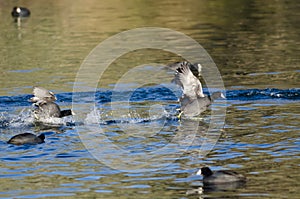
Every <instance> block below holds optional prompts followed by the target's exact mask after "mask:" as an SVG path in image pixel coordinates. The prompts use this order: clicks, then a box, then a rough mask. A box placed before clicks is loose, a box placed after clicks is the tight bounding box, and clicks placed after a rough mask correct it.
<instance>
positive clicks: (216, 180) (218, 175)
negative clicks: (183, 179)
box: [196, 167, 246, 184]
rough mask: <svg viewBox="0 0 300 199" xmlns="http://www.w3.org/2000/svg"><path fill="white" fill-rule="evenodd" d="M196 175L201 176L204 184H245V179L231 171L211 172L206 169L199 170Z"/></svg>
mask: <svg viewBox="0 0 300 199" xmlns="http://www.w3.org/2000/svg"><path fill="white" fill-rule="evenodd" d="M196 175H203V183H204V184H222V183H233V182H246V177H245V176H243V175H242V174H239V173H237V172H235V171H232V170H220V171H215V172H212V171H211V170H210V168H208V167H202V168H201V169H199V171H198V172H197V174H196Z"/></svg>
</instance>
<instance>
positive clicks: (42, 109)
mask: <svg viewBox="0 0 300 199" xmlns="http://www.w3.org/2000/svg"><path fill="white" fill-rule="evenodd" d="M33 95H34V97H32V98H30V101H31V102H33V103H34V105H35V106H36V109H35V110H34V116H35V118H36V119H37V120H39V119H48V118H51V117H54V118H55V117H56V118H61V117H65V116H69V115H74V113H73V112H72V110H70V109H67V110H62V111H61V110H60V108H59V106H58V105H57V104H56V103H55V102H54V101H55V100H56V97H55V95H54V93H52V92H51V91H48V90H47V89H45V88H42V87H34V88H33Z"/></svg>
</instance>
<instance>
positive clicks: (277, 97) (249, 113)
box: [0, 86, 300, 198]
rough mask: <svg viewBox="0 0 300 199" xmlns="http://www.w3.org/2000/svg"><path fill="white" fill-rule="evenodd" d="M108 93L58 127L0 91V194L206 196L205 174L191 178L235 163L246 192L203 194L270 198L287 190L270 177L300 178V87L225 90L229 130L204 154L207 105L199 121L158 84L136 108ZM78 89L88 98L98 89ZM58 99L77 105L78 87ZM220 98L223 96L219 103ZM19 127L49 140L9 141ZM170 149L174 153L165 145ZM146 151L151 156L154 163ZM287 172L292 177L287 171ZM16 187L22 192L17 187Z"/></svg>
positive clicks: (139, 92)
mask: <svg viewBox="0 0 300 199" xmlns="http://www.w3.org/2000/svg"><path fill="white" fill-rule="evenodd" d="M149 93H152V95H149ZM111 94H112V92H110V91H109V90H106V91H98V92H97V93H96V99H97V108H96V109H95V110H92V109H91V110H89V111H86V112H87V115H86V118H84V120H82V121H80V122H78V123H77V124H76V121H75V120H74V118H64V119H62V121H59V123H63V125H58V124H57V125H56V126H43V125H34V123H33V119H32V116H31V109H32V107H31V104H30V103H29V102H27V101H26V99H29V98H30V95H21V96H15V97H5V96H4V97H1V102H2V103H1V120H0V123H1V128H0V129H1V143H0V147H1V151H2V152H3V153H2V156H1V181H2V184H3V185H2V188H1V189H2V196H3V197H13V196H26V197H33V196H34V197H42V196H74V195H81V196H84V195H88V196H92V195H98V194H99V193H103V194H104V193H105V195H104V196H103V197H111V198H115V197H116V196H118V195H122V193H123V191H124V190H127V191H126V193H131V194H134V193H136V192H137V193H139V194H142V195H144V196H143V197H146V198H152V197H153V196H156V197H163V198H168V195H169V194H171V195H172V194H175V195H177V196H180V197H189V196H188V195H186V194H187V193H188V194H193V195H194V194H199V193H198V192H199V187H200V188H201V187H202V184H201V181H200V180H201V178H200V177H196V176H194V174H195V171H196V169H197V168H199V167H200V166H202V165H209V166H211V167H212V168H213V169H222V168H227V169H234V170H237V171H239V172H241V173H243V174H245V175H246V176H247V177H248V179H249V181H248V183H247V184H246V186H243V187H242V188H235V187H234V188H230V187H225V188H221V189H220V190H218V189H217V190H214V191H213V192H212V191H209V190H205V189H204V190H202V192H201V190H200V195H202V196H205V194H213V195H215V196H218V195H220V196H225V195H228V196H234V195H236V196H237V195H239V196H245V197H246V196H247V197H251V196H253V197H262V196H268V197H270V198H272V197H274V196H275V195H276V191H275V192H274V191H272V193H271V190H274V189H275V190H276V189H278V190H282V189H285V188H282V187H281V184H280V183H270V182H272V181H278V182H281V183H286V182H289V181H291V182H292V181H293V180H295V178H294V177H293V176H294V175H297V173H298V171H296V168H297V166H298V164H297V160H296V159H295V157H297V155H298V154H299V138H298V133H297V132H298V131H299V123H298V121H299V117H300V116H299V114H297V113H296V109H297V108H299V100H300V91H299V89H291V90H279V89H265V90H259V89H249V90H229V91H227V93H226V95H227V105H226V106H227V115H226V124H225V128H224V130H223V131H222V132H220V138H219V139H218V142H217V144H216V145H215V146H214V148H213V150H212V151H211V152H210V153H209V154H208V155H206V157H204V158H203V156H202V153H201V152H203V151H200V150H199V148H200V147H201V145H202V144H203V142H205V140H203V137H202V136H203V135H204V134H205V133H206V132H207V130H208V128H209V127H208V125H209V117H210V112H209V111H208V112H207V113H206V114H204V115H203V117H202V119H201V122H199V120H195V119H194V120H191V119H182V120H178V119H177V118H176V108H178V107H179V105H178V103H177V98H176V96H174V95H173V96H172V93H171V92H170V91H168V89H166V88H163V87H161V88H160V87H158V86H155V87H147V88H144V89H139V90H137V91H135V92H134V95H133V99H132V100H131V101H130V102H129V103H128V104H127V105H129V106H131V108H130V109H128V108H127V106H125V105H124V102H119V103H118V102H114V103H115V104H114V105H113V104H111V103H109V99H110V98H111ZM80 95H81V96H89V95H91V93H89V92H88V93H81V94H80ZM100 96H101V97H100ZM134 96H138V97H134ZM139 96H143V98H140V97H139ZM153 96H155V97H154V98H153ZM166 96H168V97H167V99H166ZM57 97H58V99H60V100H61V101H63V102H64V103H63V104H65V105H69V106H70V104H71V98H72V93H63V94H58V95H57ZM82 103H88V101H82ZM223 103H225V102H224V101H223V102H222V101H219V104H223ZM116 104H119V105H121V106H120V107H119V109H120V111H119V112H118V114H113V113H112V112H113V110H112V109H113V108H114V107H118V105H116ZM122 104H123V105H122ZM153 105H155V106H153ZM158 105H160V106H158ZM151 107H152V108H157V109H156V111H154V113H151V111H149V110H151ZM162 107H163V109H162ZM291 107H294V108H291ZM216 108H217V107H216ZM122 109H124V114H122ZM159 110H163V112H160V111H159ZM126 111H128V113H126ZM257 118H260V119H259V121H257ZM56 122H57V121H54V123H56ZM76 125H77V126H76ZM198 125H200V126H199V128H197V126H198ZM91 129H92V130H94V131H91ZM99 129H101V130H102V133H101V132H100V131H99ZM182 129H183V130H182ZM22 132H31V133H35V134H40V133H44V134H45V135H46V140H45V143H43V144H40V145H33V146H30V145H24V146H13V145H9V144H7V143H6V141H7V140H9V138H10V137H12V136H13V135H15V134H18V133H22ZM79 134H81V135H80V136H79ZM178 136H180V142H176V141H174V139H173V138H174V137H178ZM104 138H105V139H104ZM81 139H84V140H81ZM97 139H98V140H97ZM82 141H83V142H82ZM108 141H109V143H107V142H108ZM189 141H192V142H189ZM86 142H88V143H86ZM82 143H85V144H89V143H92V144H93V146H94V147H96V148H97V147H99V146H100V148H97V150H98V151H96V152H98V153H103V154H98V156H97V155H96V156H95V154H94V156H93V155H92V154H93V153H92V154H91V153H90V152H91V151H89V150H87V148H88V147H89V146H87V147H85V146H84V145H83V144H82ZM179 143H180V144H179ZM98 145H99V146H98ZM111 145H116V146H118V150H119V151H118V150H117V151H107V150H108V149H110V148H109V147H110V146H111ZM173 145H174V146H173ZM163 148H166V149H167V150H161V149H163ZM124 151H125V152H124ZM116 152H118V153H116ZM153 152H155V154H154V155H153V156H151V155H150V154H149V153H153ZM140 155H142V156H141V157H139V156H140ZM148 157H152V159H149V160H147V159H146V158H148ZM112 161H115V162H112ZM129 161H130V162H129ZM287 162H288V163H289V164H286V163H287ZM285 173H287V174H288V175H283V174H285ZM14 184H18V185H19V188H16V189H12V188H11V186H14ZM258 185H260V186H261V185H264V187H261V188H259V187H260V186H258ZM224 190H225V192H224ZM154 192H160V193H154ZM186 192H187V193H186ZM100 197H101V194H100Z"/></svg>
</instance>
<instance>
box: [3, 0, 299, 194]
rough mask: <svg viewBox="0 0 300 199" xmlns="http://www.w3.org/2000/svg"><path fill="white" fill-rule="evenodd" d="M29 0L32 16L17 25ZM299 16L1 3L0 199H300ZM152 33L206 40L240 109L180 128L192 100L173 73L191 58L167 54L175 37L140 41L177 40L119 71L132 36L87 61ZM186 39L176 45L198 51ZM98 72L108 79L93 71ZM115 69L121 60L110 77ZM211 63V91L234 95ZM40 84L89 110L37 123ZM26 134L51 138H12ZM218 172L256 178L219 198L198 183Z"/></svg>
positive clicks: (174, 6)
mask: <svg viewBox="0 0 300 199" xmlns="http://www.w3.org/2000/svg"><path fill="white" fill-rule="evenodd" d="M16 4H18V5H22V6H25V7H28V8H29V9H30V10H31V16H30V17H29V18H28V19H23V20H21V21H19V22H15V21H14V19H13V18H12V17H11V15H10V12H11V10H12V8H13V7H14V6H15V5H16ZM299 11H300V3H299V2H298V1H269V0H267V1H247V0H246V1H223V0H220V1H202V0H200V1H198V0H191V1H185V2H183V1H164V0H162V1H125V2H124V1H118V0H115V1H107V2H100V1H95V0H89V1H80V0H76V1H70V0H57V1H46V0H39V1H33V0H27V1H17V2H14V1H1V0H0V16H1V19H2V20H1V23H0V73H1V75H0V81H1V88H0V149H1V151H2V153H1V155H0V164H1V166H0V184H1V188H0V197H1V198H42V197H50V198H56V197H57V198H59V197H60V198H83V197H86V198H297V197H299V194H300V192H299V180H300V176H299V154H300V152H299V150H300V140H299V132H300V124H299V119H300V111H299V110H300V104H299V101H300V88H299V79H300V67H299V60H300V59H299V44H300V34H299V30H300V27H299ZM144 27H148V28H149V27H157V28H168V30H173V31H174V32H175V31H176V32H179V33H183V34H185V35H187V36H189V37H190V38H193V39H194V40H195V41H197V42H198V43H199V44H201V46H202V47H203V48H204V49H205V50H206V51H207V53H208V54H209V55H210V56H211V58H212V59H213V60H214V63H215V64H216V66H217V69H218V71H217V72H219V73H220V76H221V78H222V80H223V82H221V83H224V89H225V90H224V93H225V94H226V100H217V101H216V103H215V104H213V106H212V110H208V111H207V112H205V113H204V114H202V115H201V117H200V118H195V119H184V118H183V119H181V120H178V119H177V117H176V115H177V111H176V109H177V108H179V103H178V101H177V99H178V97H179V96H180V95H181V91H180V89H179V88H177V87H175V86H174V85H173V84H172V83H171V81H172V78H173V76H174V74H173V72H172V71H170V70H167V69H166V68H165V67H163V66H164V65H166V64H169V63H172V62H176V61H182V60H183V57H184V56H182V54H176V53H172V52H167V51H165V50H162V49H165V48H167V47H169V45H170V46H172V45H171V44H173V43H172V42H173V40H176V39H174V37H171V36H170V35H165V34H162V35H160V34H159V35H158V36H157V35H155V36H153V37H148V36H147V37H146V38H143V39H144V40H142V41H141V40H140V39H138V38H136V35H133V37H132V38H133V41H132V43H135V44H137V46H139V45H140V46H147V45H155V44H156V43H157V41H159V40H160V37H161V38H162V39H165V38H166V39H167V40H168V41H169V42H167V43H159V44H160V45H161V46H162V47H161V49H149V48H147V49H146V48H145V49H136V50H132V51H129V52H127V53H125V54H122V55H121V56H120V57H118V58H116V59H115V60H114V61H113V62H112V63H107V60H109V58H111V57H110V56H111V55H112V56H114V55H116V54H117V53H118V52H119V51H120V52H121V50H123V49H125V50H128V49H129V50H130V48H131V47H132V46H130V45H129V46H120V44H122V42H123V40H124V41H125V42H126V41H131V40H130V37H128V38H127V37H126V38H125V37H124V39H123V40H122V41H120V42H118V41H117V42H116V41H114V43H113V44H114V45H112V46H111V48H104V49H103V50H102V51H101V52H100V53H102V52H103V54H101V55H102V56H103V55H104V58H103V57H101V56H100V55H99V56H98V55H97V56H98V57H97V56H96V57H97V63H93V62H88V61H87V60H88V59H87V58H89V56H91V55H92V54H90V52H91V51H92V50H93V49H94V48H95V47H96V46H97V45H98V44H103V42H104V41H108V39H109V38H112V37H114V36H116V35H118V33H122V32H123V31H127V30H132V29H135V28H144ZM144 30H150V29H144ZM164 30H165V29H164ZM143 34H144V35H147V34H148V32H143ZM130 36H132V35H130ZM132 38H131V39H132ZM176 41H177V43H176V42H175V43H176V46H175V47H174V46H173V47H174V49H175V50H179V51H180V50H181V49H186V51H187V52H191V55H193V56H194V54H195V52H194V51H193V49H189V46H186V45H185V43H183V42H182V41H183V40H180V39H179V40H176ZM130 44H131V43H130ZM100 47H101V46H100ZM116 47H117V48H116ZM93 52H95V51H93ZM196 54H197V53H196ZM201 55H203V54H201ZM181 56H182V57H181ZM186 56H189V54H187V55H186ZM106 58H107V60H106ZM92 61H95V60H92ZM200 61H202V58H201V59H200ZM88 63H90V64H91V65H92V66H93V67H94V68H93V69H95V70H89V71H88V73H87V74H85V73H84V74H83V72H82V71H80V69H82V66H85V65H86V64H88ZM93 64H95V65H93ZM102 64H103V65H104V64H108V67H107V68H105V70H104V69H103V71H101V70H100V69H101V68H103V66H102ZM201 64H203V67H204V68H203V77H202V78H203V82H204V83H205V85H206V86H205V89H204V91H205V93H209V92H211V91H215V90H219V89H221V90H222V89H223V88H222V85H221V84H219V82H215V81H213V80H214V78H213V77H214V76H216V77H217V78H218V77H219V76H218V74H217V73H213V72H214V71H210V70H208V69H207V68H209V66H213V65H212V64H211V63H207V62H205V60H204V62H203V63H202V62H201ZM99 68H100V69H99ZM101 72H103V74H101ZM82 74H83V76H80V75H82ZM205 75H206V76H205ZM79 77H84V80H86V81H87V82H82V81H80V80H82V79H80V78H79ZM94 78H96V81H95V79H94ZM89 80H90V82H89ZM33 86H41V87H45V88H47V89H50V90H51V91H53V92H54V93H55V94H56V96H57V98H58V104H59V105H60V106H61V107H62V108H73V109H74V111H75V113H76V115H75V116H74V117H69V118H63V119H61V120H59V121H58V123H57V121H56V123H55V125H41V124H39V125H37V124H35V123H34V122H33V118H32V115H31V110H32V106H31V103H29V102H28V99H29V98H30V97H31V96H32V95H31V92H32V87H33ZM207 87H208V88H207ZM73 91H75V92H73ZM24 132H30V133H34V134H40V133H44V134H45V135H46V139H45V143H43V144H39V145H32V146H31V145H24V146H14V145H9V144H7V143H6V142H7V140H9V139H10V138H11V137H12V136H14V135H16V134H19V133H24ZM205 165H206V166H209V167H211V168H212V169H213V170H219V169H232V170H235V171H237V172H239V173H242V174H244V175H245V176H247V178H248V181H247V183H246V185H244V186H240V187H231V186H229V187H228V186H227V187H218V188H217V189H213V190H207V189H205V187H203V184H202V181H201V180H202V177H197V176H195V175H194V174H195V172H196V171H197V169H198V168H200V167H202V166H205ZM201 188H202V189H201Z"/></svg>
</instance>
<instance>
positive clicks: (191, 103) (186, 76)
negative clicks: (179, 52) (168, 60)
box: [175, 62, 225, 117]
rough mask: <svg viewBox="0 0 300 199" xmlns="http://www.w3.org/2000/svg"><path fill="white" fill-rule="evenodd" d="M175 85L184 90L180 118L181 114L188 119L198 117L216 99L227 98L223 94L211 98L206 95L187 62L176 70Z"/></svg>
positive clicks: (216, 94) (219, 93) (214, 94)
mask: <svg viewBox="0 0 300 199" xmlns="http://www.w3.org/2000/svg"><path fill="white" fill-rule="evenodd" d="M175 83H176V84H178V85H179V86H180V87H181V88H182V90H183V95H182V96H181V97H180V99H179V101H180V105H181V107H180V111H181V113H180V115H179V117H180V116H181V114H184V115H185V116H187V117H194V116H197V115H199V114H201V113H202V112H203V111H205V110H206V109H207V107H208V106H209V105H210V104H211V103H212V102H213V101H214V100H215V99H217V98H225V97H224V95H223V93H221V92H215V93H213V94H212V95H211V96H206V95H204V94H203V90H202V85H201V83H200V81H199V79H197V77H195V76H194V75H193V73H192V72H191V70H190V68H189V66H188V64H187V63H186V62H184V63H183V64H181V66H180V67H179V68H177V69H176V73H175Z"/></svg>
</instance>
